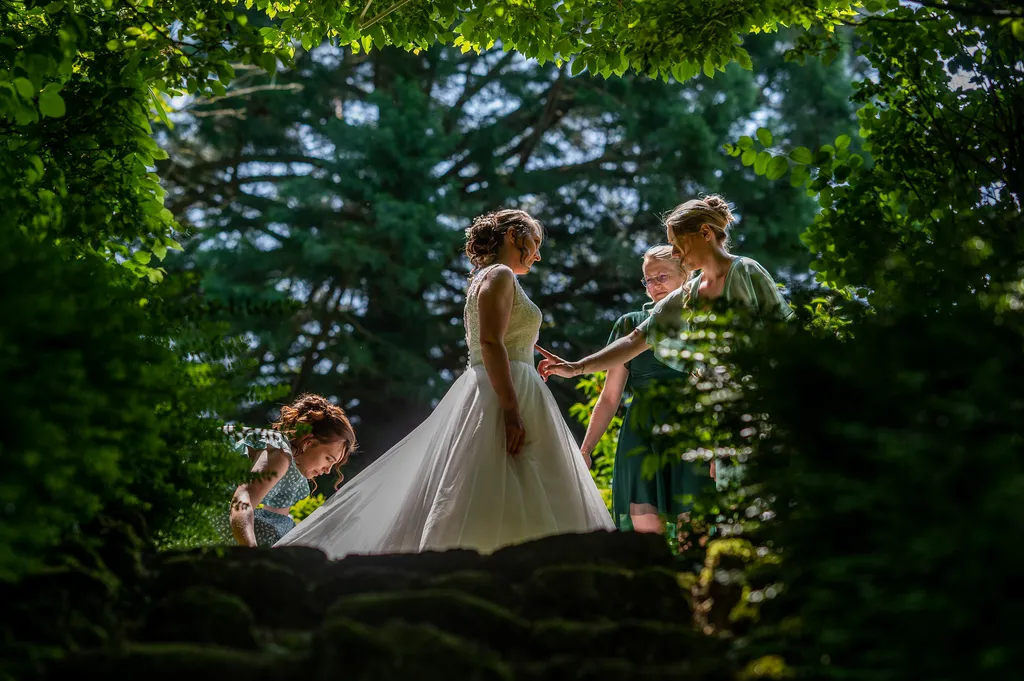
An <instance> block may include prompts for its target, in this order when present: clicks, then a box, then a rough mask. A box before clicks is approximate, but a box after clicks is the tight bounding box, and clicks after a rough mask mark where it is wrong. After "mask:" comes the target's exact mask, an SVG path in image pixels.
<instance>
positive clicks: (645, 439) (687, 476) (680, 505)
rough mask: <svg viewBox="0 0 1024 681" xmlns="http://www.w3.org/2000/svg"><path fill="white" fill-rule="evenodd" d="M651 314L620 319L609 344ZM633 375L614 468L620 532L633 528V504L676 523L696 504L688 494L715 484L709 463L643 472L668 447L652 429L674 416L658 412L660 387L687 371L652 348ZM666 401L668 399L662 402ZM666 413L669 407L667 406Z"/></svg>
mask: <svg viewBox="0 0 1024 681" xmlns="http://www.w3.org/2000/svg"><path fill="white" fill-rule="evenodd" d="M649 314H650V312H649V311H648V310H647V309H645V310H642V311H640V312H630V313H629V314H626V315H623V316H622V317H620V318H619V320H618V321H617V322H615V327H614V328H613V329H612V334H611V336H610V337H609V339H608V343H609V344H610V343H613V342H615V341H616V340H618V339H619V338H622V337H624V336H628V335H629V334H630V333H631V332H632V331H633V330H634V329H636V328H637V327H638V326H640V325H641V324H642V323H643V322H644V321H646V320H647V317H648V315H649ZM626 371H628V372H629V378H628V379H627V380H626V387H625V391H626V392H627V393H631V399H630V400H629V406H628V407H626V414H625V415H624V416H623V418H622V429H621V430H620V431H619V442H618V445H617V446H616V448H615V463H614V465H613V467H612V519H613V520H614V521H615V525H616V526H617V527H618V528H619V529H620V530H625V531H628V530H632V529H633V523H632V521H631V519H630V517H629V505H630V504H650V505H651V506H654V507H655V508H657V509H658V512H659V513H660V514H662V515H665V516H667V517H668V520H669V521H671V522H675V519H676V517H677V516H678V515H679V514H680V513H684V512H686V511H688V510H689V508H690V505H691V504H687V503H684V501H683V497H684V496H686V495H697V494H699V493H700V492H701V491H703V490H705V489H707V488H709V487H710V486H711V485H713V484H714V483H713V481H712V480H711V477H710V474H709V470H708V469H709V467H708V465H707V464H703V465H701V464H695V463H688V462H684V461H677V462H675V463H671V464H668V465H666V466H664V467H662V468H661V470H659V471H658V472H657V473H656V474H655V476H654V477H653V478H649V479H645V478H644V476H643V473H642V471H643V462H644V459H645V458H646V457H647V455H648V454H651V453H654V454H657V455H658V456H661V455H662V454H663V452H664V450H665V448H666V446H667V445H668V443H667V442H664V441H663V438H655V437H653V436H652V434H651V432H652V430H653V429H654V427H655V426H657V425H660V424H661V423H666V422H669V421H670V420H671V417H670V416H669V415H668V414H658V413H656V412H655V409H656V408H655V407H654V406H653V403H654V401H655V393H654V391H653V390H652V388H654V387H655V386H664V385H666V384H667V383H671V382H674V381H685V380H687V378H688V376H687V374H684V373H682V372H679V371H676V370H675V369H673V368H671V367H669V366H667V365H666V364H664V363H662V362H661V361H660V360H659V359H658V358H657V357H656V356H655V354H654V352H653V351H651V350H646V351H645V352H643V353H642V354H640V355H638V356H637V357H636V358H634V359H633V360H631V361H629V362H627V363H626ZM660 402H661V403H662V404H664V399H662V400H661V401H660ZM662 411H664V409H662Z"/></svg>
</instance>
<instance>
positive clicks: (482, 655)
mask: <svg viewBox="0 0 1024 681" xmlns="http://www.w3.org/2000/svg"><path fill="white" fill-rule="evenodd" d="M314 659H315V660H316V662H317V668H316V669H315V670H314V671H313V674H312V678H313V679H314V681H335V679H338V678H339V677H344V678H351V679H359V681H393V680H394V679H416V680H417V681H512V679H513V678H514V677H513V673H512V670H511V669H510V667H509V666H508V665H507V664H506V663H504V662H503V661H502V660H501V659H500V658H499V657H498V656H497V655H496V654H495V653H494V652H492V651H490V650H487V649H486V648H483V647H482V646H479V645H476V644H475V643H473V642H470V641H466V640H464V639H461V638H459V637H457V636H455V635H453V634H451V633H448V632H444V631H441V630H439V629H437V628H436V627H433V626H430V625H424V624H408V623H405V622H390V623H388V624H386V625H384V626H382V627H370V626H367V625H366V624H364V623H361V622H355V621H352V620H347V619H340V618H339V619H331V620H328V621H327V622H326V623H325V624H324V626H323V629H322V630H321V632H320V634H319V638H318V645H317V647H316V651H315V654H314Z"/></svg>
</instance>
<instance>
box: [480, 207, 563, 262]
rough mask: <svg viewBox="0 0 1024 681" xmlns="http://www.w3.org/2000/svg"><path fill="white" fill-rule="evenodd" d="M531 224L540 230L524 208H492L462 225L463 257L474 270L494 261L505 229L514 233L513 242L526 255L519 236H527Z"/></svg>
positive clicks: (541, 229) (503, 238) (540, 227)
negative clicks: (464, 254)
mask: <svg viewBox="0 0 1024 681" xmlns="http://www.w3.org/2000/svg"><path fill="white" fill-rule="evenodd" d="M534 227H536V228H537V229H538V230H540V231H541V233H543V231H544V227H543V226H542V225H541V224H540V222H538V221H537V220H536V219H534V218H533V217H531V216H530V214H529V213H527V212H526V211H524V210H513V209H506V210H496V211H493V212H491V213H485V214H484V215H480V216H479V217H477V218H475V219H474V220H473V224H471V225H470V226H469V227H468V228H466V257H468V258H469V262H470V263H472V265H473V269H474V271H475V270H478V269H480V268H481V267H487V266H488V265H493V264H494V263H495V261H496V260H497V259H498V252H499V251H500V250H501V245H502V243H504V241H505V234H506V233H507V232H509V231H511V232H512V234H513V235H514V236H515V243H516V246H518V247H519V250H520V252H521V253H522V254H523V257H526V255H527V249H526V248H524V247H523V245H522V242H523V238H525V237H526V236H529V234H530V232H531V230H533V228H534Z"/></svg>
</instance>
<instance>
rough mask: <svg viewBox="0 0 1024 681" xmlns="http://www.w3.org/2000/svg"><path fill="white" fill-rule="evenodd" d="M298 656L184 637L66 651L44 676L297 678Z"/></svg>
mask: <svg viewBox="0 0 1024 681" xmlns="http://www.w3.org/2000/svg"><path fill="white" fill-rule="evenodd" d="M304 664H305V663H304V662H303V661H302V660H299V659H294V658H289V657H283V656H274V655H262V654H258V653H253V652H251V651H241V650H234V649H231V648H224V647H219V646H208V645H195V644H186V643H171V644H167V643H158V644H130V645H127V646H125V647H123V648H119V649H114V650H99V651H90V652H83V653H77V654H74V655H71V656H69V657H67V658H65V659H64V660H62V661H61V662H60V663H58V664H56V665H53V666H52V667H51V668H50V669H49V670H48V672H47V674H46V675H45V677H44V681H64V680H65V679H68V678H78V677H84V678H88V679H110V680H111V681H113V680H114V679H145V680H146V681H225V680H226V679H245V681H264V680H265V681H300V680H302V679H306V678H308V669H307V668H304Z"/></svg>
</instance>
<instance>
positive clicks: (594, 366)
mask: <svg viewBox="0 0 1024 681" xmlns="http://www.w3.org/2000/svg"><path fill="white" fill-rule="evenodd" d="M733 219H734V218H733V215H732V211H731V210H730V209H729V204H728V203H726V201H725V200H724V199H723V198H721V197H720V196H708V197H706V198H703V199H693V200H690V201H687V202H686V203H683V204H680V205H679V206H676V207H675V209H674V210H672V212H671V213H670V214H669V215H668V217H666V218H665V233H666V236H667V238H668V241H669V243H671V244H672V246H673V249H672V252H673V254H675V255H676V256H677V257H678V258H679V260H680V262H681V263H682V265H683V267H685V268H686V269H688V270H690V271H691V272H692V271H695V270H700V273H699V274H697V275H696V276H694V277H693V278H691V279H689V280H688V281H687V282H686V283H685V284H683V285H682V286H681V287H680V288H678V289H676V290H675V291H673V292H672V293H670V294H669V295H667V296H665V298H663V299H662V300H661V301H660V302H658V303H657V304H656V305H655V306H654V309H653V310H651V314H650V317H649V318H648V319H647V320H646V321H644V322H643V323H641V324H640V325H639V326H637V327H636V328H635V329H634V330H633V331H631V332H630V333H629V334H628V335H625V336H623V337H622V338H620V339H618V340H616V341H615V342H613V343H611V344H610V345H608V346H606V347H605V348H604V349H602V350H599V351H598V352H596V353H594V354H593V355H590V356H589V357H586V358H584V359H582V360H580V361H577V362H569V361H566V360H563V359H560V358H558V357H554V356H550V357H546V358H545V359H543V360H541V362H540V364H539V365H538V370H539V371H540V373H541V376H542V377H544V379H545V380H547V378H548V376H552V375H554V376H562V377H563V378H572V377H574V376H579V375H580V374H584V373H594V372H597V371H607V370H608V369H610V368H611V367H614V366H617V365H621V364H623V363H625V362H628V361H630V360H632V359H634V358H636V357H637V356H639V355H640V354H642V353H643V352H644V351H646V350H649V349H651V348H652V347H655V346H665V347H672V346H673V345H674V344H675V343H678V338H679V335H680V332H682V331H687V330H690V329H692V328H694V323H695V322H694V319H693V317H694V313H695V312H696V311H698V310H700V309H701V308H704V307H706V306H708V305H710V304H711V303H712V302H713V301H716V300H722V301H724V303H725V305H726V306H727V307H730V308H735V309H742V310H745V311H746V312H749V313H752V314H753V315H754V317H756V318H757V319H759V320H761V321H767V320H771V319H776V320H788V319H789V318H791V317H792V316H793V310H792V309H791V308H790V307H789V304H788V303H787V302H786V300H785V298H783V297H782V294H781V293H780V292H779V289H778V288H777V287H776V286H775V281H774V280H773V279H772V277H771V275H770V274H768V272H767V270H765V269H764V268H763V267H762V266H761V265H760V264H759V263H757V262H756V261H754V260H751V259H750V258H745V257H742V256H738V255H733V254H732V253H730V252H729V250H728V246H729V230H730V228H731V225H732V222H733ZM711 475H712V477H715V478H716V480H718V483H719V487H721V486H722V484H723V480H721V479H719V478H720V477H721V476H717V475H716V470H715V463H714V462H712V464H711Z"/></svg>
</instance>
